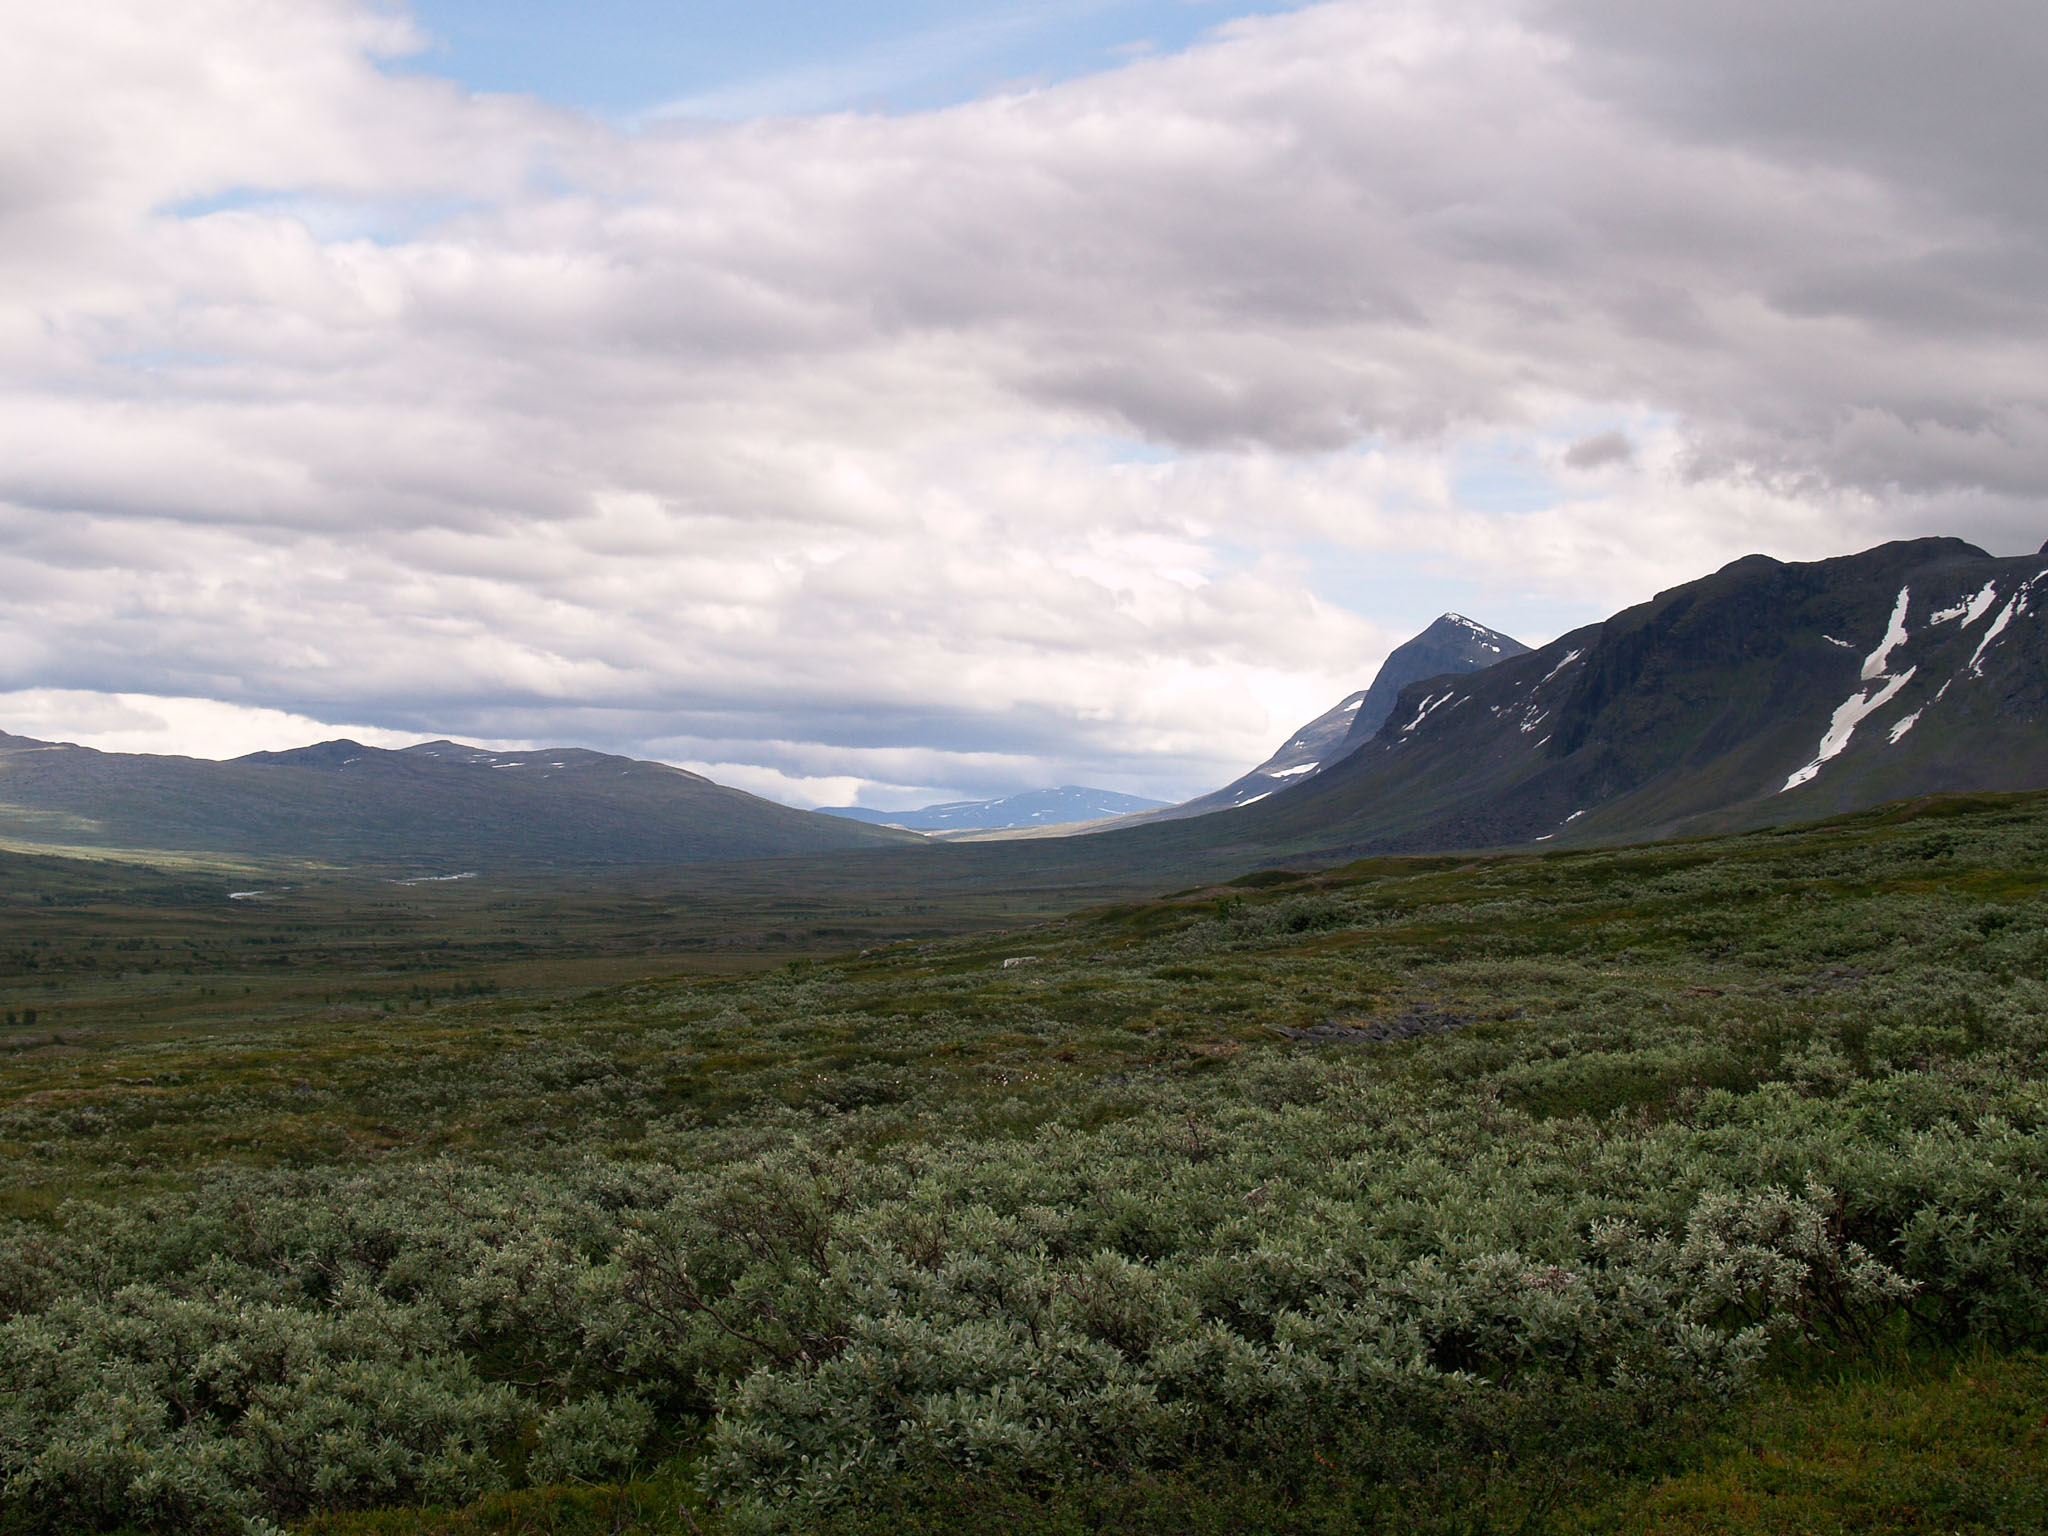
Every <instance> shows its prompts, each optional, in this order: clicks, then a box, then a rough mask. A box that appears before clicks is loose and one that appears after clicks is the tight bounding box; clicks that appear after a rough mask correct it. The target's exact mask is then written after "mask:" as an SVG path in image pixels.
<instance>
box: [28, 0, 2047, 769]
mask: <svg viewBox="0 0 2048 1536" xmlns="http://www.w3.org/2000/svg"><path fill="white" fill-rule="evenodd" d="M0 5H4V8H5V14H6V19H5V27H6V37H7V44H8V45H7V47H6V48H5V50H0V392H4V399H0V728H4V729H8V730H12V731H16V732H19V733H25V734H31V735H39V736H45V737H55V738H59V739H70V740H78V741H84V742H87V743H88V744H93V745H101V746H107V747H116V748H121V749H126V750H154V751H181V752H189V753H194V754H199V755H207V756H221V755H230V754H232V753H236V752H240V751H246V750H251V749H252V748H255V747H261V746H278V745H286V744H291V743H294V742H300V741H305V740H310V739H316V738H318V737H320V736H323V735H333V734H337V733H338V730H339V729H340V728H347V730H348V731H349V732H350V733H351V734H355V735H357V736H359V737H363V738H365V739H369V740H373V741H383V742H393V743H396V742H402V741H407V740H414V739H418V738H419V737H421V736H422V735H444V734H445V735H453V736H458V737H463V738H467V739H473V740H483V741H488V742H533V743H571V744H586V745H592V746H597V747H603V748H609V749H613V750H621V751H629V752H633V753H635V754H639V755H645V756H651V757H658V758H662V759H665V760H668V761H671V762H677V763H683V764H687V765H689V766H692V767H695V768H698V769H699V770H701V771H704V772H708V773H710V774H712V775H713V776H715V777H717V778H720V779H722V780H724V781H726V782H728V783H733V784H737V785H739V786H741V787H743V788H748V789H752V790H755V791H757V792H761V793H766V794H770V795H773V796H776V797H778V798H781V799H785V800H788V801H790V802H792V803H796V804H832V803H842V802H845V801H848V800H852V799H856V798H858V799H859V800H861V801H863V802H864V803H867V804H873V805H890V806H896V805H914V804H920V803H923V802H924V801H925V800H932V799H944V798H957V797H962V796H967V795H980V794H994V793H1001V792H1007V791H1012V790H1016V789H1021V788H1027V787H1032V786H1037V785H1043V784H1056V783H1063V782H1080V783H1091V784H1098V785H1102V786H1105V787H1109V788H1114V789H1123V790H1129V791H1133V792H1138V793H1144V794H1150V795H1155V796H1157V797H1159V798H1163V799H1164V798H1173V799H1178V798H1182V797H1185V796H1188V795H1192V794H1195V793H1198V792H1200V791H1203V790H1207V789H1210V788H1213V787H1215V786H1216V785H1218V784H1221V783H1223V782H1225V781H1226V780H1228V779H1229V778H1231V777H1233V776H1234V775H1236V774H1237V773H1239V772H1241V771H1242V770H1243V769H1244V768H1245V767H1247V766H1249V765H1250V764H1251V763H1253V762H1255V761H1257V760H1258V759H1260V758H1262V757H1264V756H1265V755H1266V753H1267V752H1269V751H1270V750H1271V749H1272V747H1273V746H1274V745H1275V744H1276V743H1277V741H1278V740H1279V739H1280V738H1281V736H1282V735H1283V734H1284V733H1285V732H1286V731H1287V730H1288V729H1289V728H1290V727H1292V726H1294V725H1296V724H1298V723H1300V722H1301V721H1303V720H1305V719H1307V718H1308V717H1310V716H1312V715H1314V714H1316V713H1318V712H1320V711H1321V710H1323V709H1325V708H1327V707H1328V706H1329V705H1331V704H1333V703H1334V702H1336V700H1337V699H1338V698H1339V697H1341V696H1342V695H1343V694H1345V693H1347V692H1349V691H1351V690H1353V689H1356V688H1360V687H1363V686H1364V685H1365V683H1366V682H1367V681H1368V680H1369V679H1370V677H1371V674H1372V671H1373V669H1374V668H1375V667H1376V666H1377V664H1378V662H1379V660H1380V658H1381V657H1382V656H1383V655H1384V654H1385V652H1386V651H1387V649H1389V648H1390V647H1391V646H1392V645H1394V644H1396V643H1398V642H1399V641H1400V640H1402V639H1404V638H1406V636H1407V635H1409V634H1411V633H1413V632H1414V631H1415V630H1417V629H1420V628H1421V627H1422V626H1423V625H1424V624H1426V623H1427V622H1428V621H1429V620H1430V619H1431V618H1433V617H1434V616H1435V615H1436V614H1437V613H1439V612H1441V611H1442V610H1444V609H1447V608H1450V609H1456V610H1459V611H1461V612H1464V613H1468V614H1470V615H1472V616H1473V617H1475V618H1478V619H1481V620H1483V621H1484V622H1486V623H1489V624H1492V625H1495V626H1497V627H1499V628H1502V629H1506V630H1508V631H1509V632H1511V633H1514V634H1516V635H1518V636H1519V637H1520V638H1522V639H1524V640H1526V641H1530V642H1540V641H1542V640H1544V639H1547V638H1549V637H1551V636H1553V635H1555V634H1557V633H1560V632H1562V631H1563V630H1565V629H1568V628H1571V627H1573V626H1575V625H1577V624H1580V623H1584V622H1588V621H1591V620H1594V619H1597V618H1600V617H1602V616H1604V615H1605V614H1607V613H1608V612H1610V611H1612V610H1613V609H1614V608H1616V607H1619V606H1622V605H1624V604H1627V603H1630V602H1634V601H1639V600H1641V599H1643V598H1645V597H1647V596H1649V595H1650V594H1652V593H1653V592H1655V591H1657V590H1658V589H1660V588H1662V587H1666V586H1669V585H1673V584H1675V583H1677V582H1680V581H1684V580H1688V579H1690V578H1692V577H1695V576H1697V575H1700V574H1702V573H1704V572H1705V571H1707V570H1710V569H1712V568H1714V567H1716V566H1718V565H1721V564H1723V563H1725V562H1726V561H1728V560H1730V559H1733V558H1735V557H1737V556H1739V555H1742V554H1745V553H1748V552H1750V551H1753V550H1761V551H1763V552H1765V553H1768V554H1772V555H1776V556H1779V557H1780V558H1786V559H1810V558H1816V557H1820V556H1825V555H1830V554H1838V553H1846V552H1848V551H1851V550H1854V549H1858V548H1862V547H1865V546H1867V545H1870V544H1873V543H1876V542H1878V541H1880V540H1883V539H1886V538H1892V537H1903V536H1913V535H1919V534H1924V533H1954V534H1960V535H1962V536H1964V537H1966V538H1970V539H1973V540H1975V541H1976V542H1978V543H1981V544H1983V545H1985V546H1986V547H1988V548H1990V549H1991V550H1992V551H1993V552H1995V553H1999V554H2011V553H2016V552H2019V551H2022V550H2032V549H2034V548H2036V547H2037V546H2039V545H2040V543H2041V541H2042V539H2043V537H2044V536H2048V500H2044V496H2048V306H2044V300H2048V262H2044V260H2043V251H2044V237H2048V176H2044V174H2043V172H2042V169H2041V164H2040V162H2041V153H2042V152H2041V146H2042V144H2043V143H2044V142H2048V91H2044V90H2043V88H2042V85H2041V82H2042V81H2043V80H2044V79H2048V7H2043V6H2041V5H2040V4H2039V0H2029V3H2011V4H2007V3H1992V0H1962V3H1951V4H1946V5H1940V6H1937V5H1933V4H1930V3H1927V0H1910V3H1901V0H1853V3H1852V0H1839V3H1814V0H1770V3H1766V0H1683V3H1680V0H1469V3H1468V0H1438V3H1431V4H1399V3H1357V4H1354V3H1337V4H1326V5H1301V6H1288V5H1284V4H1269V5H1262V6H1258V7H1251V6H1246V5H1237V4H1230V3H1223V0H1219V3H1215V4H1200V3H1188V0H1063V3H1062V0H1045V3H1037V4H1023V3H1020V4H1015V5H1010V6H1004V5H1002V4H1000V3H998V4H993V5H991V4H986V3H984V4H976V5H967V4H962V3H957V0H889V3H881V4H875V5H869V6H859V7H854V6H843V5H830V6H828V5H824V4H815V3H813V4H799V3H795V0H782V3H778V4H757V5H755V6H752V7H746V8H739V7H732V6H729V5H723V4H721V5H712V4H699V3H669V4H660V3H656V0H583V3H580V4H578V5H576V6H574V7H570V6H567V5H559V6H557V5H549V4H542V3H539V0H517V3H502V0H492V3H484V0H423V3H422V4H421V5H420V6H419V7H418V8H417V9H414V10H411V11H407V10H404V9H402V8H394V7H391V6H386V5H369V4H354V3H348V0H94V3H93V4H91V5H84V6H60V5H49V4H43V3H30V0H0ZM742 12H744V15H743V16H742Z"/></svg>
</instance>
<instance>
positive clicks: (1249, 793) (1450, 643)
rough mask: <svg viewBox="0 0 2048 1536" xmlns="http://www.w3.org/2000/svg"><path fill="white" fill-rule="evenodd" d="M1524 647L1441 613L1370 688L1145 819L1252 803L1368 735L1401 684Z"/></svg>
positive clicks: (1470, 668) (1484, 663)
mask: <svg viewBox="0 0 2048 1536" xmlns="http://www.w3.org/2000/svg"><path fill="white" fill-rule="evenodd" d="M1528 649H1529V647H1527V646H1526V645H1524V644H1522V642H1521V641H1519V640H1516V639H1514V638H1512V637H1511V636H1508V635H1504V634H1502V633H1501V632H1500V631H1499V630H1497V629H1488V628H1487V627H1486V626H1485V625H1484V624H1478V623H1474V622H1473V621H1472V620H1471V619H1468V618H1466V617H1465V616H1464V615H1463V614H1460V613H1447V614H1444V615H1443V616H1442V617H1441V618H1439V619H1438V620H1437V621H1436V622H1435V623H1433V624H1431V625H1430V626H1429V628H1427V629H1425V630H1424V631H1423V632H1422V633H1421V634H1419V635H1417V636H1416V637H1415V638H1414V639H1412V640H1407V641H1404V642H1403V643H1402V644H1400V645H1397V646H1395V647H1394V649H1393V650H1392V651H1390V652H1389V653H1388V655H1387V659H1386V660H1385V661H1384V662H1382V663H1381V664H1380V670H1379V672H1378V674H1377V675H1375V676H1374V678H1373V680H1372V686H1371V687H1370V688H1367V689H1365V690H1364V691H1363V692H1361V693H1354V694H1352V695H1350V696H1349V697H1347V698H1346V699H1344V700H1343V702H1342V703H1340V704H1338V705H1337V706H1336V708H1334V709H1331V710H1328V711H1326V712H1324V713H1323V714H1320V715H1317V716H1316V717H1315V719H1313V720H1311V721H1309V723H1308V724H1307V725H1304V726H1303V727H1302V728H1301V729H1300V730H1298V731H1296V732H1295V733H1294V734H1293V735H1292V736H1290V737H1288V738H1287V742H1286V745H1284V746H1283V747H1281V748H1280V750H1279V751H1278V752H1275V753H1274V754H1273V755H1272V756H1271V757H1269V758H1267V759H1266V760H1265V761H1264V762H1263V763H1261V764H1259V766H1258V767H1256V768H1254V769H1253V770H1252V771H1251V772H1250V773H1248V774H1246V775H1245V776H1244V777H1243V778H1241V779H1235V780H1233V781H1232V782H1230V783H1228V784H1226V785H1224V786H1223V788H1221V789H1218V790H1214V791H1212V792H1210V793H1209V794H1206V795H1203V796H1201V797H1200V798H1199V799H1195V800H1189V801H1186V802H1184V803H1182V804H1180V805H1176V806H1171V807H1169V808H1168V809H1166V810H1163V811H1160V812H1158V813H1157V814H1156V815H1154V816H1149V817H1147V818H1146V819H1147V820H1148V821H1170V820H1179V819H1181V818H1183V817H1187V816H1206V815H1207V814H1208V813H1209V812H1211V811H1221V810H1227V809H1228V808H1230V807H1232V806H1237V805H1251V804H1253V803H1254V802H1256V801H1259V800H1263V799H1265V798H1266V797H1267V796H1268V795H1271V794H1273V793H1275V792H1277V791H1279V790H1282V789H1288V788H1292V787H1293V786H1295V785H1297V784H1299V783H1301V782H1302V781H1304V780H1305V779H1307V778H1308V777H1309V776H1310V775H1311V774H1314V773H1316V772H1318V771H1319V770H1322V769H1326V768H1328V767H1329V766H1330V765H1331V764H1332V763H1334V762H1336V761H1337V760H1338V759H1339V758H1342V757H1344V756H1346V755H1348V754H1349V753H1352V752H1355V751H1357V750H1358V748H1359V747H1361V746H1363V745H1364V744H1365V743H1366V742H1368V741H1370V740H1371V739H1372V737H1373V733H1374V732H1376V731H1377V730H1379V728H1380V726H1381V725H1383V724H1384V723H1385V722H1386V718H1387V716H1388V715H1389V714H1390V713H1392V711H1393V708H1394V701H1395V699H1396V698H1398V697H1399V696H1400V693H1401V690H1402V689H1403V688H1405V687H1407V686H1408V685H1409V684H1410V683H1419V682H1421V681H1422V680H1423V679H1424V678H1429V677H1441V676H1444V675H1446V674H1448V673H1454V672H1476V671H1478V670H1479V669H1480V668H1482V667H1490V666H1492V665H1493V664H1494V663H1495V662H1497V661H1501V660H1503V659H1505V658H1506V657H1510V656H1521V655H1524V654H1526V653H1527V652H1528Z"/></svg>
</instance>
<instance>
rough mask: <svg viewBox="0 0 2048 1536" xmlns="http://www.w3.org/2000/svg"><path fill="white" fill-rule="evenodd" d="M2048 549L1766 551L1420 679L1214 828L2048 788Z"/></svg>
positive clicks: (1623, 837)
mask: <svg viewBox="0 0 2048 1536" xmlns="http://www.w3.org/2000/svg"><path fill="white" fill-rule="evenodd" d="M2044 577H2048V558H2044V557H2043V556H2041V555H2027V556H2020V557H2016V558H2012V559H1997V558H1994V557H1992V556H1991V555H1988V554H1986V553H1985V552H1984V551H1983V550H1981V549H1978V548H1976V547H1975V546H1973V545H1970V544H1966V543H1964V542H1962V541H1961V540H1958V539H1919V540H1913V541H1910V542H1902V543H1894V544H1886V545H1883V546H1881V547H1879V548H1877V549H1873V550H1868V551H1866V552H1864V553H1862V554H1858V555H1849V556H1845V557H1842V558H1840V559H1834V560H1823V561H1816V562H1812V563H1808V564H1785V563H1781V562H1779V561H1776V560H1772V559H1769V558H1768V557H1765V556H1762V555H1752V556H1748V557H1746V558H1744V559H1742V560H1738V561H1735V562H1734V563H1733V564H1731V565H1729V566H1727V567H1725V568H1723V569H1722V570H1720V571H1717V572H1715V573H1714V574H1713V575H1711V576H1708V577H1705V578H1703V579H1702V580H1699V581H1695V582H1690V583H1687V584H1686V585H1684V586H1681V587H1675V588H1673V589H1671V590H1670V591H1667V592H1662V593H1659V594H1658V595H1657V596H1656V597H1654V598H1652V599H1651V600H1650V601H1649V602H1647V603H1643V604H1640V605H1638V606H1637V607H1634V608H1630V609H1626V610H1624V611H1623V612H1621V613H1618V614H1616V615H1615V616H1614V617H1613V618H1611V619H1608V620H1607V621H1606V622H1604V623H1602V624H1595V625H1589V626H1587V627H1586V628H1584V629H1580V630H1576V631H1574V632H1573V633H1571V634H1568V635H1565V636H1563V637H1562V638H1560V639H1558V640H1555V641H1553V642H1551V643H1550V644H1549V645H1547V646H1544V647H1542V648H1541V649H1540V650H1537V651H1533V652H1530V653H1528V654H1527V655H1524V656H1520V657H1516V658H1513V659H1511V660H1508V661H1505V662H1502V663H1501V664H1499V665H1497V666H1495V667H1492V668H1489V669H1487V670H1485V671H1482V672H1477V673H1473V674H1470V675H1468V676H1464V677H1440V678H1434V679H1430V680H1428V681H1425V682H1421V683H1415V684H1411V685H1409V686H1408V687H1406V688H1404V689H1403V690H1401V692H1400V694H1399V697H1398V700H1397V703H1396V705H1395V709H1394V712H1393V714H1392V715H1391V716H1390V717H1389V718H1388V719H1387V721H1386V722H1385V723H1384V724H1383V725H1382V726H1381V727H1380V729H1379V730H1378V731H1377V732H1376V733H1375V734H1374V735H1373V737H1372V739H1371V740H1370V741H1369V742H1367V743H1365V744H1364V745H1363V746H1361V747H1360V748H1359V749H1358V750H1357V751H1355V752H1354V753H1352V754H1351V755H1350V756H1348V757H1346V758H1344V759H1342V760H1341V761H1339V762H1338V763H1336V764H1334V765H1333V766H1331V767H1330V768H1327V769H1325V770H1324V771H1323V772H1321V773H1319V774H1317V775H1315V776H1314V778H1312V779H1310V780H1309V781H1308V782H1307V783H1305V784H1303V785H1302V786H1301V787H1300V788H1298V789H1292V790H1288V791H1286V792H1285V793H1283V794H1279V795H1275V796H1273V797H1272V798H1271V799H1269V800H1266V801H1263V802H1261V803H1260V804H1258V805H1254V806H1248V807H1246V808H1245V809H1243V810H1240V811H1233V812H1226V813H1222V814H1220V815H1218V816H1215V817H1211V818H1207V822H1208V823H1209V825H1208V826H1207V828H1206V831H1207V833H1208V836H1209V837H1210V838H1211V839H1212V840H1222V839H1228V840H1231V841H1241V842H1242V843H1244V844H1245V845H1246V846H1248V847H1250V846H1263V847H1275V848H1281V847H1302V848H1306V847H1310V846H1314V847H1316V848H1319V849H1324V850H1330V851H1345V852H1357V851H1398V850H1420V849H1448V848H1481V847H1501V846H1511V845H1514V844H1518V843H1531V842H1545V843H1548V842H1551V841H1553V840H1556V841H1560V842H1581V843H1583V842H1615V841H1629V840H1637V839H1643V838H1652V837H1665V836H1676V835H1686V834H1691V833H1699V832H1708V831H1718V830H1727V829H1733V828H1739V827H1753V826H1761V825H1767V824H1772V823H1784V822H1795V821H1804V820H1808V819H1812V818H1815V817H1820V816H1826V815H1832V814H1837V813H1841V812H1845V811H1851V810H1857V809H1862V808H1864V807H1867V806H1871V805H1875V804H1878V803H1881V802H1883V801H1886V800H1891V799H1898V798H1902V797H1905V796H1909V795H1917V794H1925V793H1933V792H1940V791H1962V790H2004V789H2031V788H2038V787H2041V786H2043V785H2048V729H2044V725H2048V624H2044V623H2043V615H2042V604H2043V601H2044V600H2048V588H2044V587H2043V585H2042V583H2043V578H2044Z"/></svg>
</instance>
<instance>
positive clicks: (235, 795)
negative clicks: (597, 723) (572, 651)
mask: <svg viewBox="0 0 2048 1536" xmlns="http://www.w3.org/2000/svg"><path fill="white" fill-rule="evenodd" d="M0 836H4V837H6V838H8V839H10V840H14V841H19V842H27V843H36V844H42V845H46V846H49V845H55V846H74V847H89V848H126V849H155V850H162V851H166V852H189V853H206V854H215V855H228V856H235V857H240V858H248V859H289V860H298V859H305V860H313V861H316V862H323V863H334V864H344V865H374V866H400V865H402V866H406V867H409V868H414V867H417V868H425V867H428V866H433V867H436V868H441V867H445V866H460V867H463V868H469V867H474V866H482V867H486V868H498V869H505V868H519V867H533V866H555V865H603V864H664V863H691V862H698V861H705V860H719V859H745V858H759V857H767V856H775V855H786V854H813V853H832V852H838V851H851V850H855V849H860V848H875V847H886V846H890V845H892V844H901V843H907V842H910V841H911V840H912V839H911V838H910V836H909V835H908V834H905V833H901V832H894V831H890V830H887V829H885V828H879V827H867V826H863V825H861V824H860V823H858V822H849V821H842V820H838V819H836V818H834V817H830V816H818V815H815V814H813V813H811V812H809V811H798V810H793V809H791V808H790V807H788V806H785V805H777V804H776V803H774V802H773V801H770V800H763V799H760V798H759V797H757V796H754V795H749V794H746V793H745V792H743V791H741V790H737V789H730V788H727V787H726V786H724V785H722V784H715V783H713V782H712V781H711V780H709V779H707V778H705V777H703V776H702V775H701V774H695V773H690V772H688V771H686V770H684V769H681V768H672V767H670V766H668V765H667V764H665V763H651V762H642V761H638V760H636V759H633V758H626V757H617V756H613V755H612V754H610V753H605V752H591V751H587V750H584V749H582V748H577V747H558V748H548V749H545V750H541V751H536V752H490V751H486V750H484V749H483V748H480V747H469V746H464V745H462V744H460V743H458V742H451V741H430V742H424V743H422V744H420V745H418V746H413V747H407V748H405V749H403V750H402V751H388V750H386V749H383V748H380V747H366V746H364V745H363V744H362V743H360V742H355V741H347V740H338V741H324V742H319V743H317V744H315V745H313V746H308V747H298V748H294V749H292V750H291V751H286V752H255V753H251V754H249V755H248V756H246V757H239V758H235V759H232V760H230V761H227V762H213V761H210V760H207V759H203V758H189V757H156V756H149V755H145V754H134V753H119V752H96V751H94V750H92V749H91V748H89V747H79V746H72V745H69V744H64V743H55V742H40V741H32V740H30V739H28V738H26V737H20V736H9V735H6V734H5V733H0Z"/></svg>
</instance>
